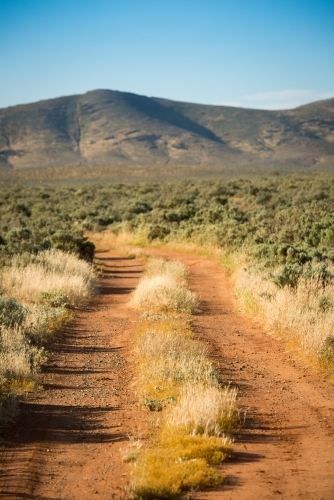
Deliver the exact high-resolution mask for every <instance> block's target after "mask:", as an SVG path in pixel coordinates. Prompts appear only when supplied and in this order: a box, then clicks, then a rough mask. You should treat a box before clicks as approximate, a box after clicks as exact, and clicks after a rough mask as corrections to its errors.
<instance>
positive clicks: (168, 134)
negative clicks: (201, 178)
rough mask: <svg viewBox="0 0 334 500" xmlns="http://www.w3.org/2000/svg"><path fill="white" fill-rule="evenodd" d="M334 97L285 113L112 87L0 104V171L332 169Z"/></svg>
mask: <svg viewBox="0 0 334 500" xmlns="http://www.w3.org/2000/svg"><path fill="white" fill-rule="evenodd" d="M333 158H334V99H329V100H326V101H319V102H316V103H313V104H309V105H306V106H301V107H299V108H296V109H293V110H288V111H264V110H253V109H243V108H234V107H228V106H207V105H200V104H191V103H185V102H176V101H170V100H165V99H158V98H149V97H145V96H139V95H135V94H129V93H123V92H115V91H111V90H95V91H92V92H88V93H86V94H84V95H75V96H68V97H60V98H57V99H50V100H47V101H40V102H37V103H33V104H28V105H20V106H14V107H10V108H5V109H0V168H1V169H21V168H26V167H48V166H67V165H80V164H81V165H85V164H86V165H88V164H93V165H98V164H99V165H105V164H110V165H111V164H114V165H115V164H122V163H124V164H145V165H150V164H151V165H152V164H157V165H158V164H174V165H184V164H187V165H215V166H219V165H224V166H227V165H229V166H230V165H245V166H246V165H252V166H255V165H262V166H265V165H270V166H275V165H276V166H277V167H279V166H284V167H289V166H291V167H304V168H308V167H312V168H315V169H317V168H319V169H330V168H331V166H333V163H334V162H333Z"/></svg>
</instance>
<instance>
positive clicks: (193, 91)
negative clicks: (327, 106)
mask: <svg viewBox="0 0 334 500" xmlns="http://www.w3.org/2000/svg"><path fill="white" fill-rule="evenodd" d="M98 88H100V89H101V88H107V89H113V90H120V91H127V92H133V93H136V94H143V95H148V96H155V97H165V98H169V99H174V100H179V101H188V102H197V103H203V104H227V105H231V106H241V107H252V108H264V109H287V108H292V107H295V106H298V105H300V104H304V103H307V102H312V101H315V100H320V99H326V98H328V97H334V0H328V1H327V0H275V1H273V0H263V1H262V0H259V1H256V0H168V1H165V0H155V1H153V0H94V1H93V0H0V107H6V106H11V105H15V104H21V103H27V102H34V101H38V100H41V99H49V98H52V97H59V96H62V95H71V94H81V93H84V92H86V91H88V90H94V89H98Z"/></svg>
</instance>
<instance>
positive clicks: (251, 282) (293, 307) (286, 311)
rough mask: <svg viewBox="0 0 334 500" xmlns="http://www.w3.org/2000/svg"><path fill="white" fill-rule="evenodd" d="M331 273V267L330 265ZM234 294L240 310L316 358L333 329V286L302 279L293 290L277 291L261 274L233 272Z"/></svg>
mask: <svg viewBox="0 0 334 500" xmlns="http://www.w3.org/2000/svg"><path fill="white" fill-rule="evenodd" d="M329 267H330V269H329V271H330V272H332V274H334V266H329ZM236 295H237V298H238V301H239V304H240V305H241V307H242V309H243V311H245V312H247V313H251V314H255V315H257V316H260V317H261V319H262V320H263V321H264V322H265V323H266V324H267V325H268V327H269V328H270V329H271V330H272V331H274V332H277V333H279V334H280V335H283V336H284V337H285V338H286V339H289V338H290V339H293V340H295V341H297V342H298V345H299V346H300V347H301V348H302V349H303V350H304V351H306V352H307V353H309V354H313V355H316V356H317V355H319V354H321V352H322V351H323V349H324V346H325V345H326V342H327V341H328V340H327V339H328V338H329V337H330V335H331V332H333V329H334V283H330V282H329V283H328V284H322V283H321V282H320V281H319V279H316V278H310V279H307V280H306V279H301V280H299V282H298V285H297V287H296V288H295V289H292V288H289V287H287V286H285V287H283V288H278V287H277V286H276V285H275V284H274V283H273V282H271V281H269V280H268V279H266V278H265V277H263V276H261V274H255V273H252V272H250V271H247V270H245V269H239V270H238V272H237V273H236Z"/></svg>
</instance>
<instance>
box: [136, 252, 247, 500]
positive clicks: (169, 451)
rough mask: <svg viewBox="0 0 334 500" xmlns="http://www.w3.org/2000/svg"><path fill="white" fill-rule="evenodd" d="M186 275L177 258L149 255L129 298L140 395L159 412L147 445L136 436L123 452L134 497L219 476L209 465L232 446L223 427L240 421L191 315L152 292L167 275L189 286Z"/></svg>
mask: <svg viewBox="0 0 334 500" xmlns="http://www.w3.org/2000/svg"><path fill="white" fill-rule="evenodd" d="M160 278H163V279H162V280H160ZM186 279H187V272H186V270H185V268H184V266H183V265H182V264H180V263H178V262H168V261H163V260H162V259H152V260H151V261H150V262H149V264H148V266H147V271H146V274H145V276H144V278H143V279H142V281H141V282H140V283H139V285H138V288H137V290H136V292H135V294H134V298H133V299H132V305H136V306H137V307H139V306H138V305H137V304H140V309H141V310H142V316H141V322H140V324H139V326H138V328H137V331H136V335H135V347H134V353H135V357H136V362H137V377H136V388H137V393H138V397H139V399H140V400H141V402H142V403H143V404H144V405H145V406H146V407H147V408H148V409H149V410H151V411H154V410H155V411H160V412H161V413H160V419H159V421H158V428H157V430H156V432H155V434H154V437H153V438H152V440H151V442H150V446H149V447H148V448H147V447H143V446H142V443H141V441H138V440H136V442H135V443H130V445H129V450H128V452H127V453H126V460H127V461H133V464H134V465H133V485H132V491H133V493H134V495H135V498H138V499H139V498H141V499H143V500H144V499H153V498H155V499H157V498H178V497H179V495H180V494H181V493H182V492H183V491H187V490H191V489H204V488H206V487H210V486H216V485H218V484H221V483H222V482H223V476H222V474H221V472H219V471H217V470H216V469H215V468H214V467H213V466H212V465H213V464H218V463H221V462H222V461H223V460H224V459H225V458H226V457H227V456H228V455H229V454H230V453H231V439H230V438H229V437H227V436H226V434H227V433H231V432H234V431H235V430H236V429H237V427H238V422H239V416H238V412H237V407H236V392H235V391H234V390H231V389H230V388H228V387H227V388H222V387H220V384H219V379H218V374H217V370H216V368H215V366H214V364H213V362H212V361H211V360H210V359H209V357H208V351H207V347H206V346H205V345H204V344H202V343H201V342H199V341H198V340H196V339H195V338H194V334H193V333H192V331H191V323H190V320H189V316H188V315H187V314H186V313H185V312H184V311H183V312H182V313H180V309H181V308H180V307H179V306H177V305H175V303H174V302H173V301H170V302H167V301H166V298H165V296H164V295H163V294H159V293H156V289H157V288H159V286H161V283H163V286H166V283H167V280H170V283H172V286H173V287H174V288H175V287H182V289H183V290H184V291H186V292H188V293H191V292H190V291H189V290H188V288H187V281H186ZM142 283H144V284H145V288H144V290H145V293H143V288H141V286H142ZM147 283H149V286H148V285H147ZM148 289H149V290H150V293H146V290H148ZM138 290H139V292H138ZM136 293H138V295H137V296H136ZM138 296H139V298H138ZM136 301H137V302H136ZM134 302H135V304H134ZM190 310H193V308H191V309H190ZM190 310H189V309H187V311H186V312H188V313H189V312H190ZM181 311H182V309H181Z"/></svg>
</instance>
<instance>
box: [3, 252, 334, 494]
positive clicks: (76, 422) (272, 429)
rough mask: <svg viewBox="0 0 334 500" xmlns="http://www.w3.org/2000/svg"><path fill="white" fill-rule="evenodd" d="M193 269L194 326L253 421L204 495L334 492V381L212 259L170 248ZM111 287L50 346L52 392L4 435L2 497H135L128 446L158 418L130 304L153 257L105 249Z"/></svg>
mask: <svg viewBox="0 0 334 500" xmlns="http://www.w3.org/2000/svg"><path fill="white" fill-rule="evenodd" d="M160 253H164V255H165V256H166V257H168V258H178V259H179V260H181V261H183V262H184V263H185V264H186V265H187V266H188V267H189V270H190V287H191V289H193V290H195V291H196V292H197V293H198V294H199V296H200V299H201V312H200V313H199V314H197V315H196V316H194V321H193V328H194V331H195V332H196V334H197V335H198V337H199V338H200V339H201V340H202V341H203V342H207V343H208V346H209V349H210V351H211V355H212V357H213V358H214V359H215V361H216V363H217V365H218V366H219V369H220V374H221V378H222V380H223V381H225V382H226V383H230V384H231V385H232V386H236V387H238V390H239V395H238V401H239V407H240V409H241V412H242V416H243V418H244V422H245V423H244V426H243V428H242V430H241V431H240V433H239V434H238V435H237V436H236V440H235V443H234V450H235V451H234V455H233V457H232V458H231V459H230V460H229V461H228V462H226V463H225V464H224V465H223V470H224V471H225V475H226V483H225V485H224V486H223V487H222V488H221V489H220V490H215V491H208V492H199V493H196V494H195V495H194V497H195V498H197V499H210V500H211V499H226V500H227V499H239V500H240V499H241V500H243V499H256V500H261V499H271V498H277V497H280V498H282V499H295V498H298V499H314V500H321V499H323V500H332V499H334V418H333V409H334V388H333V387H332V386H331V385H330V384H329V383H328V382H326V381H325V380H323V379H321V378H319V376H318V375H315V374H312V373H310V370H309V369H307V368H305V367H303V366H302V365H301V364H299V363H297V362H296V361H295V360H294V359H293V358H292V357H291V355H290V354H289V353H288V352H286V351H285V349H284V345H283V344H282V343H281V342H279V341H277V340H275V339H273V338H272V337H270V336H269V335H268V334H266V333H265V331H264V328H263V327H262V326H261V325H259V324H258V323H256V322H255V321H253V320H252V319H251V318H248V317H246V316H243V315H241V314H239V313H238V311H237V308H236V305H235V303H234V302H233V299H232V289H231V284H230V283H229V280H228V279H227V278H226V276H225V275H224V272H223V271H222V269H221V268H219V267H218V265H217V264H215V263H214V262H213V261H211V260H210V259H207V258H204V257H196V256H189V255H179V254H177V255H176V254H171V253H169V254H168V253H166V252H160ZM99 258H101V259H103V262H104V265H105V272H104V275H103V278H102V279H101V294H100V295H98V296H96V297H95V298H94V299H93V300H92V302H91V303H90V304H89V307H86V308H84V309H82V310H80V311H78V312H77V313H76V316H75V320H74V321H73V322H72V323H71V324H70V325H69V326H68V327H67V328H66V329H65V331H64V332H63V334H62V335H61V336H59V337H58V338H57V341H56V342H55V343H54V345H53V346H52V350H51V354H50V357H49V361H48V363H47V365H46V366H45V367H44V369H43V372H42V373H41V376H40V378H41V383H42V384H43V387H44V389H43V390H41V391H38V392H37V393H35V394H31V395H29V396H28V397H27V399H26V401H24V402H23V403H22V404H21V415H20V416H19V418H18V420H17V423H16V424H15V425H11V426H9V427H7V428H5V429H3V430H2V433H1V435H0V438H1V443H2V445H1V447H0V498H3V499H12V500H14V499H35V500H42V499H43V500H56V499H57V500H58V499H64V500H65V499H66V500H70V499H71V500H72V499H75V500H81V499H82V500H86V499H87V500H88V499H92V498H97V499H114V500H117V499H124V500H125V499H127V498H131V495H129V493H128V492H129V484H130V476H129V468H128V466H127V464H125V463H124V462H123V461H122V453H123V450H124V448H125V447H126V444H127V442H128V436H129V434H130V433H138V432H145V428H146V427H145V426H146V422H147V418H148V417H149V415H148V414H147V412H146V411H145V410H144V409H141V408H139V407H138V405H137V403H136V397H135V394H134V391H133V387H132V379H133V369H134V367H133V361H132V357H131V335H132V333H133V331H134V329H135V324H136V314H135V313H134V312H133V311H132V310H131V309H130V308H129V307H128V301H129V295H130V293H131V291H132V290H133V289H134V288H135V286H136V284H137V282H138V279H139V277H140V275H141V272H142V270H143V264H142V263H141V262H140V261H138V260H135V259H127V258H124V257H121V256H118V257H117V256H115V255H111V254H107V253H103V254H100V255H99Z"/></svg>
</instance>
